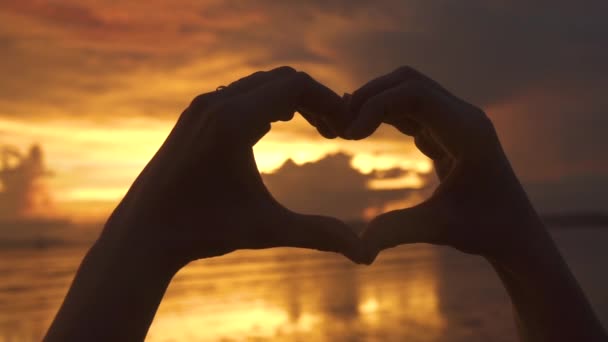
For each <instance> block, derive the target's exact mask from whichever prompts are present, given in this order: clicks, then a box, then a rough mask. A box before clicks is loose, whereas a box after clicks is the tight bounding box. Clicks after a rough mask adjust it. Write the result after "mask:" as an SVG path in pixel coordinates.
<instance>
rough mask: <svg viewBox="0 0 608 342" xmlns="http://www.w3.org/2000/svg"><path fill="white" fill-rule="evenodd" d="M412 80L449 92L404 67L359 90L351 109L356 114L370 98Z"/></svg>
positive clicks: (351, 102) (352, 99) (354, 94)
mask: <svg viewBox="0 0 608 342" xmlns="http://www.w3.org/2000/svg"><path fill="white" fill-rule="evenodd" d="M412 80H419V81H426V82H429V83H431V84H433V86H435V87H437V88H438V89H440V90H441V91H443V92H448V91H447V90H446V89H445V88H443V87H442V86H441V85H440V84H439V83H437V82H435V81H434V80H433V79H431V78H429V77H428V76H426V75H424V74H422V73H421V72H419V71H417V70H416V69H414V68H412V67H409V66H402V67H399V68H398V69H396V70H395V71H393V72H390V73H388V74H386V75H383V76H380V77H378V78H376V79H374V80H372V81H370V82H368V83H367V84H365V85H364V86H362V87H361V88H359V89H357V90H356V91H355V92H354V93H353V95H352V97H351V99H350V109H351V110H353V111H354V112H358V111H359V109H360V108H361V106H362V105H363V104H364V103H365V102H366V101H367V100H368V99H369V98H371V97H374V96H375V95H377V94H380V93H382V92H383V91H385V90H387V89H390V88H393V87H396V86H397V85H399V84H401V83H403V82H407V81H412Z"/></svg>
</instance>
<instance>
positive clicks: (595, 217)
mask: <svg viewBox="0 0 608 342" xmlns="http://www.w3.org/2000/svg"><path fill="white" fill-rule="evenodd" d="M541 217H542V219H543V221H544V222H545V223H546V224H547V226H548V227H550V228H580V227H585V228H591V227H593V228H608V214H604V213H568V214H564V213H562V214H545V215H542V216H541Z"/></svg>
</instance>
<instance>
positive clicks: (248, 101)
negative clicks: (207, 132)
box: [232, 72, 345, 143]
mask: <svg viewBox="0 0 608 342" xmlns="http://www.w3.org/2000/svg"><path fill="white" fill-rule="evenodd" d="M235 100H238V104H236V107H235V108H234V110H232V114H233V115H236V117H233V124H234V125H235V126H236V127H240V128H243V129H244V130H246V131H247V132H243V134H245V135H247V136H249V138H250V141H252V142H253V143H255V142H257V141H258V140H259V139H260V138H261V137H262V136H263V135H264V134H266V132H267V131H268V130H269V129H270V123H272V122H275V121H288V120H291V119H292V118H293V115H294V113H295V111H296V110H301V111H302V112H305V113H308V114H314V115H316V117H317V118H328V117H338V116H339V115H343V113H344V112H345V107H344V105H343V103H342V99H341V98H340V97H339V96H338V95H337V94H336V93H334V92H333V91H331V90H330V89H329V88H327V87H325V86H323V85H322V84H320V83H318V82H317V81H315V80H314V79H312V78H311V77H310V76H308V75H307V74H305V73H302V72H298V73H296V74H293V75H288V76H283V77H281V78H280V79H277V80H273V81H271V82H268V83H265V84H263V85H261V86H259V87H257V88H255V89H254V90H252V91H250V92H248V93H246V94H245V95H243V96H242V97H240V98H238V99H236V98H235ZM233 105H234V104H233Z"/></svg>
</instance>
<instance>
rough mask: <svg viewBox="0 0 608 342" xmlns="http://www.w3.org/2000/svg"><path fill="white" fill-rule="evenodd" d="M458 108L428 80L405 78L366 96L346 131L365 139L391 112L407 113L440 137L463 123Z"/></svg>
mask: <svg viewBox="0 0 608 342" xmlns="http://www.w3.org/2000/svg"><path fill="white" fill-rule="evenodd" d="M455 109H456V108H454V103H453V102H452V101H451V99H450V98H448V97H447V96H446V95H445V94H443V93H440V92H439V91H437V90H436V89H435V88H433V87H432V86H429V85H428V84H427V83H426V82H422V81H410V82H405V83H402V84H400V85H398V86H396V87H393V88H391V89H388V90H386V91H384V92H382V93H380V94H378V95H376V96H374V97H372V98H370V99H369V100H367V102H365V104H364V105H363V106H362V107H361V110H360V113H359V115H358V117H357V118H356V119H355V121H354V122H353V123H352V124H351V126H350V127H349V128H348V130H347V135H348V136H350V137H351V138H353V139H363V138H365V137H367V136H369V135H370V134H372V133H373V132H374V131H375V130H376V129H377V128H378V126H379V125H380V123H382V121H383V120H384V119H385V117H387V116H390V117H408V118H409V119H411V120H414V121H416V122H418V123H419V124H421V125H422V126H424V127H425V128H427V129H428V130H429V131H430V132H431V133H432V134H433V135H434V136H439V137H440V138H441V137H442V136H446V135H449V133H450V131H451V130H454V129H458V127H459V126H461V125H460V120H461V118H459V117H458V114H459V113H458V111H457V110H455Z"/></svg>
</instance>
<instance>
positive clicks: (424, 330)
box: [147, 248, 445, 341]
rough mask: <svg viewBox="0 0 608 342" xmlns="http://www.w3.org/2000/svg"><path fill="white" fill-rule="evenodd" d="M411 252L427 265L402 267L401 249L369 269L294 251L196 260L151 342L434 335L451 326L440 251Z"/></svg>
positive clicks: (173, 290)
mask: <svg viewBox="0 0 608 342" xmlns="http://www.w3.org/2000/svg"><path fill="white" fill-rule="evenodd" d="M413 256H414V257H415V258H423V259H424V260H425V262H424V265H422V266H417V267H415V269H408V268H405V269H403V270H399V269H396V268H395V264H397V263H400V262H401V260H400V259H402V258H403V255H402V253H397V254H395V253H388V254H387V255H386V256H383V257H382V258H381V259H380V260H379V261H378V262H377V265H375V267H374V268H365V267H359V266H354V265H351V264H350V263H348V262H347V261H344V260H342V259H341V258H340V257H337V256H333V255H327V254H320V253H315V252H313V251H303V250H295V249H276V250H268V251H257V252H239V253H236V255H230V256H228V257H227V258H223V259H212V260H210V261H208V262H200V263H194V264H193V265H191V266H189V267H188V268H186V269H185V270H183V271H182V272H180V273H179V274H178V276H177V277H176V279H175V280H174V283H172V285H171V287H170V288H169V290H168V293H167V295H166V298H165V299H164V300H163V302H162V304H161V307H160V308H159V312H158V314H157V316H156V318H155V320H154V323H153V325H152V327H151V330H150V332H149V335H148V339H147V340H148V341H172V340H184V341H191V340H196V341H243V340H252V339H253V340H256V341H257V340H259V341H284V340H286V341H292V340H299V339H305V340H314V341H334V340H343V339H348V338H358V337H361V336H367V337H369V338H371V340H375V338H372V337H374V336H376V337H378V336H382V335H383V334H385V333H388V332H391V333H394V332H395V331H403V333H402V334H401V335H402V336H403V337H407V336H410V335H411V336H418V337H420V336H423V337H426V338H425V339H423V340H434V339H435V338H437V337H440V336H441V334H442V333H443V328H444V325H445V324H444V318H443V316H442V313H441V310H440V305H439V298H438V291H437V281H438V280H437V275H436V269H435V262H434V261H433V258H434V255H433V251H432V250H430V249H428V248H427V249H425V248H422V249H420V250H418V251H415V253H414V254H413ZM364 340H367V339H364ZM380 340H382V339H380Z"/></svg>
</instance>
